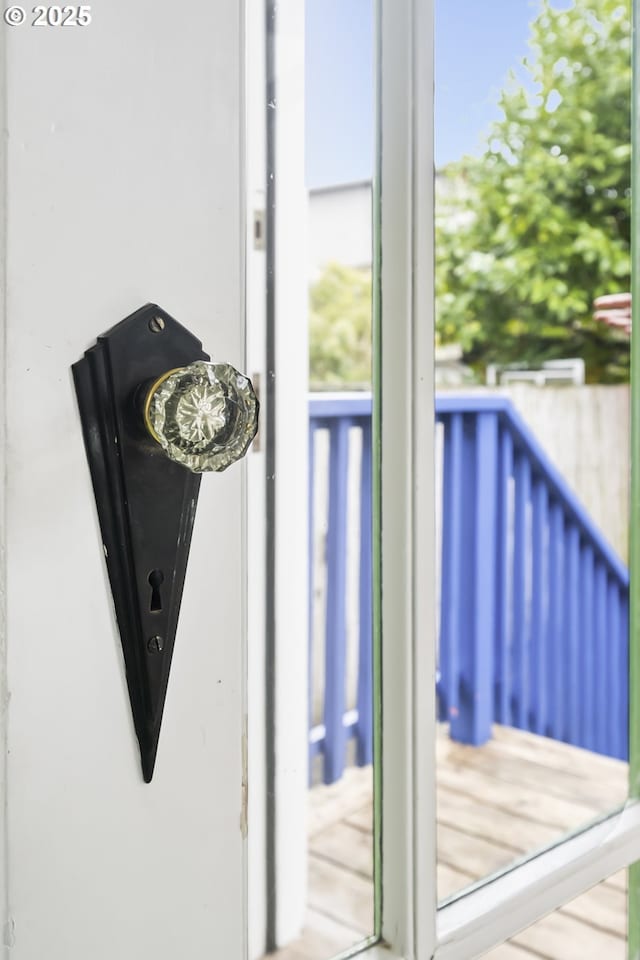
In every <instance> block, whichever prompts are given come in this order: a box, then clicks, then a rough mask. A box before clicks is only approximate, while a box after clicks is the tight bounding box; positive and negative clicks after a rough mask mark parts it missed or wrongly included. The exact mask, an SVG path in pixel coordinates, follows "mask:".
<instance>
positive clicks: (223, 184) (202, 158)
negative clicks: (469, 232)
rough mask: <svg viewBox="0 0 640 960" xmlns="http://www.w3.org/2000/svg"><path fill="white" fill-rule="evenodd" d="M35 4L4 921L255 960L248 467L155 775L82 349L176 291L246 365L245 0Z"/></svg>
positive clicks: (24, 193) (102, 949)
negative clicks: (137, 695)
mask: <svg viewBox="0 0 640 960" xmlns="http://www.w3.org/2000/svg"><path fill="white" fill-rule="evenodd" d="M12 9H13V12H12V13H7V15H6V17H5V21H6V22H5V23H4V24H2V39H1V42H2V45H3V48H4V53H5V56H4V57H3V65H4V66H3V73H4V76H3V80H2V88H3V92H2V98H1V102H2V110H3V111H4V116H3V122H2V126H3V130H5V131H6V133H5V135H4V137H3V153H4V160H5V162H4V165H3V175H2V176H3V181H2V187H1V195H2V205H3V230H2V243H3V247H4V249H3V256H2V264H3V274H4V276H3V301H2V308H1V309H2V320H1V323H2V344H3V348H2V352H3V376H2V390H3V409H4V415H3V419H2V432H3V437H2V439H3V441H4V442H3V444H2V449H3V451H4V462H3V468H2V471H3V472H2V486H1V497H2V545H1V556H2V586H1V589H0V592H1V595H2V624H3V627H2V650H1V673H2V680H1V683H2V705H3V708H2V711H1V716H2V740H3V757H4V758H5V759H3V762H2V767H1V771H2V773H1V777H2V787H1V789H2V809H3V812H4V823H3V829H2V831H1V832H0V837H1V840H0V843H1V844H2V853H1V857H2V867H1V872H2V877H3V880H2V886H3V896H2V910H3V940H4V944H5V947H6V948H7V949H8V950H10V954H11V956H12V957H15V958H16V960H42V958H45V957H46V958H47V960H89V958H90V960H113V958H116V957H117V958H118V960H145V958H151V957H154V958H156V960H161V958H166V960H175V958H177V957H188V958H189V960H200V958H202V960H204V958H214V957H229V958H236V957H237V958H240V957H242V956H243V955H244V952H245V948H244V941H245V915H244V907H243V904H244V899H245V897H244V887H245V868H244V861H245V839H244V838H245V833H246V811H245V808H244V796H245V791H244V790H243V759H242V758H243V756H244V755H245V754H244V751H243V749H242V743H243V737H244V734H245V730H244V721H243V716H244V713H245V711H244V686H245V672H244V649H245V621H246V612H245V611H246V603H245V581H246V577H245V550H244V536H245V524H244V491H243V488H244V477H245V471H246V467H245V465H244V464H236V465H234V466H233V467H231V468H230V469H229V470H228V471H227V472H225V473H223V474H210V475H206V476H205V477H204V479H203V482H202V486H201V492H200V500H199V505H198V510H197V516H196V522H195V527H194V533H193V542H192V548H191V556H190V560H189V565H188V570H187V577H186V585H185V590H184V596H183V603H182V611H181V615H180V622H179V627H178V634H177V640H176V646H175V653H174V657H173V666H172V670H171V676H170V680H169V689H168V696H167V700H166V707H165V713H164V720H163V725H162V732H161V735H160V745H159V750H158V755H157V762H156V767H155V774H154V778H153V781H152V783H151V784H149V785H147V784H145V783H144V782H143V779H142V775H141V769H140V759H139V751H138V746H137V742H136V738H135V734H134V728H133V722H132V717H131V708H130V705H129V698H128V693H127V685H126V682H125V675H124V665H123V657H122V651H121V646H120V639H119V636H118V631H117V627H116V624H115V619H114V614H113V605H112V600H111V594H110V588H109V584H108V580H107V576H106V569H105V563H104V558H103V555H102V544H101V539H100V532H99V527H98V521H97V513H96V506H95V501H94V496H93V491H92V487H91V481H90V476H89V471H88V467H87V461H86V458H85V451H84V447H83V439H82V432H81V426H80V420H79V416H78V409H77V405H76V399H75V394H74V389H73V383H72V379H71V372H70V367H71V364H72V363H74V362H75V361H76V360H78V359H79V358H80V357H81V356H82V354H83V353H84V351H85V350H86V349H87V348H88V347H89V346H91V345H92V344H93V343H94V342H95V338H96V336H97V335H99V334H101V333H103V332H104V331H105V330H108V329H109V328H110V327H111V326H113V325H114V324H115V323H117V322H118V321H119V320H121V319H122V318H124V317H126V316H127V315H129V314H130V313H132V312H133V311H134V310H135V309H137V308H138V307H140V306H142V305H143V304H144V303H146V302H148V301H153V302H156V303H158V304H160V305H161V306H162V307H163V308H164V309H165V310H166V311H167V312H168V313H169V314H171V315H172V316H174V317H175V318H176V319H177V320H178V321H179V322H181V323H182V324H184V325H185V326H186V327H188V328H189V329H191V330H192V331H193V332H194V333H195V334H196V335H197V336H198V337H199V338H200V339H201V340H202V341H203V345H204V348H205V350H207V351H208V352H209V353H210V354H211V355H212V357H214V358H216V359H223V360H228V361H229V362H231V363H232V364H234V366H236V367H238V368H239V369H241V370H244V369H245V363H244V351H245V320H244V282H245V279H244V254H243V247H244V229H245V228H244V224H245V209H244V208H245V196H244V192H245V185H244V179H243V177H244V175H243V170H244V166H245V164H244V105H243V88H244V25H243V13H242V4H239V3H237V2H234V0H216V2H210V0H194V2H193V3H190V4H188V5H186V6H184V7H182V6H180V5H178V4H175V3H158V2H154V0H140V2H137V3H133V4H132V3H128V2H126V0H111V2H109V3H98V4H95V5H92V6H91V7H83V8H79V7H78V8H76V7H74V8H71V7H65V8H64V11H67V13H65V14H64V18H65V20H67V21H68V22H67V23H66V24H65V25H64V26H63V25H61V23H60V15H59V14H60V8H57V11H58V13H56V12H55V11H56V8H53V7H51V8H50V11H53V13H51V12H49V13H48V14H47V11H46V10H45V13H44V14H42V13H40V14H39V13H38V12H37V11H38V10H39V9H42V8H36V11H35V12H32V9H31V5H29V7H28V8H25V11H24V14H25V18H24V22H22V23H20V20H21V13H20V11H19V10H18V8H12ZM68 11H71V13H70V14H69V13H68ZM79 11H83V12H82V13H81V14H80V13H79ZM36 19H38V21H39V23H40V25H36V24H35V21H36ZM7 955H8V954H7Z"/></svg>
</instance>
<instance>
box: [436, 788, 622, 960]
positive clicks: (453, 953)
mask: <svg viewBox="0 0 640 960" xmlns="http://www.w3.org/2000/svg"><path fill="white" fill-rule="evenodd" d="M638 859H640V803H630V804H628V805H627V807H626V808H625V809H624V810H623V811H622V812H620V813H614V814H612V815H611V816H610V817H607V819H606V820H604V821H601V822H600V823H597V824H596V825H595V826H593V827H591V828H590V829H588V830H585V831H584V832H582V833H579V834H577V835H575V836H572V837H570V838H569V839H567V840H565V841H564V842H562V843H560V844H558V845H557V846H555V847H552V848H551V849H549V850H546V851H545V852H544V853H541V854H540V855H539V856H537V857H534V858H533V859H531V860H529V861H527V862H526V863H523V864H522V865H521V866H519V867H517V868H515V869H513V870H511V871H509V872H508V873H506V874H503V875H502V876H500V877H498V878H497V879H496V880H493V881H491V882H489V883H486V884H484V885H483V886H481V887H479V888H478V889H476V890H474V891H473V892H471V893H469V894H468V895H467V896H463V897H461V898H460V899H459V900H456V901H454V902H453V903H451V904H449V905H448V906H446V907H443V908H442V909H441V910H440V911H439V913H438V940H439V946H438V949H437V952H436V957H437V958H438V960H471V958H473V957H479V956H481V955H482V954H483V953H484V952H485V951H486V950H489V949H490V948H491V947H493V946H496V945H498V944H499V943H502V942H503V941H504V940H507V939H509V938H510V937H512V936H514V935H515V934H517V933H518V932H519V931H520V930H523V929H524V928H525V927H528V926H529V925H530V924H532V923H535V921H536V920H539V919H540V918H541V917H543V916H545V915H546V914H548V913H551V912H552V911H553V910H556V909H558V907H561V906H562V905H563V904H564V903H567V902H569V901H570V900H573V899H574V897H577V896H579V895H580V894H581V893H583V892H584V891H585V890H588V889H589V888H590V887H592V886H594V885H595V884H596V883H599V882H600V881H601V880H604V879H605V878H606V877H609V876H611V875H612V874H613V873H616V872H617V871H618V870H622V869H623V868H624V867H626V866H628V865H629V864H630V863H633V862H634V861H636V860H638Z"/></svg>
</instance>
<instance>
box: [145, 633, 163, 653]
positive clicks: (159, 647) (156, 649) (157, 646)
mask: <svg viewBox="0 0 640 960" xmlns="http://www.w3.org/2000/svg"><path fill="white" fill-rule="evenodd" d="M163 649H164V640H163V639H162V637H160V636H158V635H156V636H155V637H149V639H148V641H147V650H148V651H149V653H162V651H163Z"/></svg>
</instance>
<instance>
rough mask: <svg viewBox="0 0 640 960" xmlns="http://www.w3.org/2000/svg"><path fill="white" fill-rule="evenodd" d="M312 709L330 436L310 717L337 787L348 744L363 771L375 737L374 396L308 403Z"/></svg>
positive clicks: (315, 748) (312, 739)
mask: <svg viewBox="0 0 640 960" xmlns="http://www.w3.org/2000/svg"><path fill="white" fill-rule="evenodd" d="M309 415H310V416H309V543H310V544H311V547H310V550H309V636H310V641H311V649H310V653H309V703H310V709H312V708H313V701H314V691H315V686H314V671H313V661H314V657H313V644H314V641H315V642H319V638H314V637H313V595H314V582H315V577H314V573H315V570H314V567H315V564H314V558H313V553H314V551H313V543H314V530H315V510H314V504H315V482H316V479H317V476H316V474H317V471H316V435H317V433H318V431H321V430H327V431H328V433H329V465H328V478H326V480H327V483H326V487H327V490H328V516H327V537H326V550H325V559H326V594H325V597H326V602H325V631H324V698H323V711H322V713H323V718H322V723H320V724H317V725H313V723H312V721H311V718H310V728H311V729H310V736H309V744H310V763H311V764H313V758H314V757H315V756H316V755H317V754H319V753H320V754H321V755H322V758H323V779H324V781H325V783H333V782H334V781H335V780H338V779H339V778H340V777H341V776H342V772H343V770H344V766H345V762H346V750H347V741H348V740H349V739H350V738H355V741H356V761H357V763H358V764H359V765H361V766H364V765H365V764H367V763H371V760H372V756H373V731H372V714H373V709H372V663H371V661H372V643H371V630H372V616H371V606H372V586H371V582H372V572H371V556H372V548H371V397H370V396H367V395H363V396H356V397H349V396H338V397H333V398H331V397H317V398H312V399H311V400H310V403H309ZM354 431H358V432H359V433H360V435H361V442H360V449H361V456H360V463H359V466H358V469H359V472H360V477H359V481H360V482H359V491H360V493H359V513H360V518H359V526H360V542H359V556H358V612H359V618H358V620H359V623H358V664H357V678H358V679H357V696H356V706H355V708H353V709H351V710H348V711H347V710H346V709H345V704H346V681H347V627H346V608H347V567H346V563H347V510H348V478H349V471H350V466H351V465H350V459H351V453H352V450H353V444H350V442H349V438H350V434H351V433H352V432H354Z"/></svg>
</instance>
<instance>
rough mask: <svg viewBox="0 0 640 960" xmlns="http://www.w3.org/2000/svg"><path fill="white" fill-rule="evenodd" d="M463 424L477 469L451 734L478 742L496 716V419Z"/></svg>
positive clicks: (464, 554) (470, 497)
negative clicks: (457, 695)
mask: <svg viewBox="0 0 640 960" xmlns="http://www.w3.org/2000/svg"><path fill="white" fill-rule="evenodd" d="M465 426H467V430H466V431H465V446H466V448H467V449H466V454H467V456H466V460H467V465H468V466H469V467H472V468H473V469H472V470H469V471H468V472H466V476H465V479H466V482H467V490H466V491H465V494H466V495H465V501H466V506H467V508H468V509H467V514H466V524H465V526H466V536H467V542H466V544H465V545H464V546H463V548H462V550H461V559H462V560H463V562H464V571H465V580H466V582H465V584H464V591H463V592H464V595H466V597H467V599H468V602H467V603H466V604H465V605H464V606H465V611H464V613H465V615H464V617H463V622H464V632H463V634H462V636H461V637H460V641H461V644H460V646H461V650H460V669H461V687H460V706H459V711H458V714H457V716H454V717H452V719H451V736H452V737H453V738H454V740H460V741H462V742H463V743H473V744H476V745H477V744H481V743H485V742H486V741H487V740H488V739H489V738H490V737H491V725H492V723H493V719H494V711H493V702H494V637H495V629H496V610H495V575H496V560H497V557H496V519H497V492H498V482H497V481H498V417H497V414H495V413H480V414H479V415H478V416H477V417H476V418H475V420H474V421H472V422H471V423H470V424H468V425H465Z"/></svg>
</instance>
